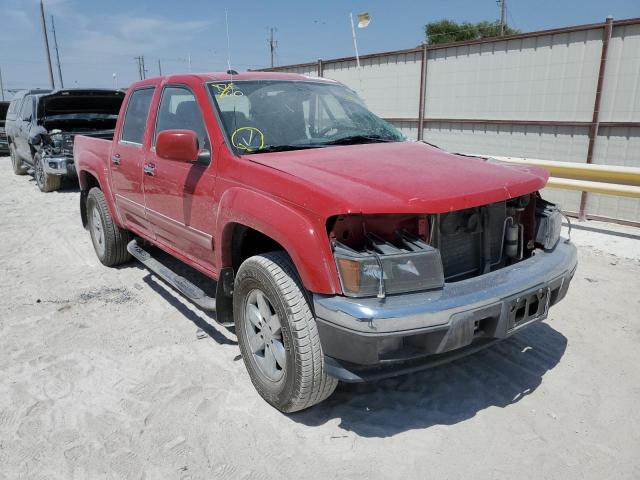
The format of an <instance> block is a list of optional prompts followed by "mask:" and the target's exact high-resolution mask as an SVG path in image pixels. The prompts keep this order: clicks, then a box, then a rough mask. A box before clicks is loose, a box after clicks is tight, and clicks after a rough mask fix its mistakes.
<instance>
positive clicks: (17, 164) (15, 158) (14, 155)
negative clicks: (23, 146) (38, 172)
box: [9, 143, 27, 175]
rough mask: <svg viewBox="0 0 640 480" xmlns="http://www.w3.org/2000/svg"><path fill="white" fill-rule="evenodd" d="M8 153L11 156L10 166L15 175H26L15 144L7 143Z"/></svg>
mask: <svg viewBox="0 0 640 480" xmlns="http://www.w3.org/2000/svg"><path fill="white" fill-rule="evenodd" d="M9 155H10V156H11V166H12V167H13V173H15V174H16V175H26V173H27V169H26V167H25V166H24V165H23V163H22V159H21V158H20V156H19V155H18V152H17V151H16V146H15V145H14V144H13V143H11V144H9Z"/></svg>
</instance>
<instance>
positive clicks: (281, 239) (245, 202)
mask: <svg viewBox="0 0 640 480" xmlns="http://www.w3.org/2000/svg"><path fill="white" fill-rule="evenodd" d="M217 223H218V225H217V232H218V233H219V236H218V238H220V239H221V241H220V248H218V249H216V251H217V253H216V255H217V258H216V260H217V262H216V263H217V264H218V265H221V267H222V268H224V267H229V266H231V265H232V258H231V242H232V237H233V229H234V226H235V225H236V224H241V225H244V226H247V227H250V228H253V229H254V230H257V231H259V232H260V233H262V234H264V235H266V236H268V237H270V238H272V239H273V240H275V241H276V242H278V243H279V244H280V245H282V247H283V248H284V249H285V250H286V251H287V253H288V254H289V256H290V257H291V259H292V260H293V263H294V265H295V266H296V269H297V271H298V274H299V275H300V278H301V280H302V283H303V284H304V286H305V288H307V289H308V290H310V291H312V292H315V293H324V294H336V293H340V292H341V289H340V283H339V281H338V273H337V270H336V266H335V263H334V261H333V254H332V252H331V247H330V245H329V241H328V239H327V235H326V233H325V225H324V219H322V218H320V217H317V216H316V215H314V214H312V213H310V212H308V211H306V210H302V209H299V208H297V207H295V206H293V205H290V204H287V203H284V202H282V200H279V199H276V198H274V197H270V196H268V195H265V194H262V193H259V192H255V191H252V190H247V189H244V188H241V187H236V188H231V189H229V190H227V191H226V192H225V193H224V194H223V196H222V198H221V199H220V203H219V205H218V217H217Z"/></svg>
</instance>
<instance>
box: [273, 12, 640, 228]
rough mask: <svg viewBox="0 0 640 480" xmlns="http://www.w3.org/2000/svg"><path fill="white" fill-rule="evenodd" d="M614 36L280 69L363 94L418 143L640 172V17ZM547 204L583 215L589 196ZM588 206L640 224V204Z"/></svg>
mask: <svg viewBox="0 0 640 480" xmlns="http://www.w3.org/2000/svg"><path fill="white" fill-rule="evenodd" d="M609 26H610V40H608V38H609V37H608V36H607V22H604V23H602V24H595V25H586V26H578V27H568V28H565V29H556V30H550V31H546V32H532V33H527V34H522V35H517V36H514V37H508V38H507V39H492V40H488V41H487V40H485V41H480V42H468V43H464V44H451V45H444V46H443V45H435V46H428V47H427V48H426V52H423V49H421V48H418V49H409V50H405V51H400V52H389V53H382V54H374V55H366V56H363V57H361V68H360V69H359V70H358V69H357V68H356V62H355V58H345V59H336V60H322V61H321V62H320V63H319V64H315V63H314V64H305V65H297V66H295V65H293V66H284V67H277V68H276V69H274V70H278V71H287V72H296V73H304V74H307V75H317V72H318V71H321V73H322V76H324V77H327V78H331V79H335V80H338V81H340V82H343V83H345V84H346V85H348V86H349V87H351V88H353V89H354V90H356V91H357V92H358V93H359V94H360V95H361V96H362V98H363V99H364V100H365V102H366V103H367V105H368V106H369V108H371V109H372V110H373V111H374V112H375V113H376V114H378V115H379V116H381V117H383V118H386V119H388V120H389V121H391V122H392V123H393V124H394V125H396V126H397V127H398V128H399V129H400V130H401V131H402V132H403V133H404V134H405V135H406V136H407V137H409V138H414V139H417V138H423V139H424V140H426V141H428V142H431V143H434V144H436V145H439V146H441V147H443V148H445V149H447V150H450V151H453V152H465V153H476V154H486V155H497V156H511V157H529V158H539V159H547V160H559V161H566V162H583V163H584V162H586V161H587V158H589V160H590V161H591V162H593V163H599V164H607V165H626V166H633V167H640V19H630V20H620V21H616V22H612V23H610V24H609ZM607 41H608V50H607V52H606V53H607V55H606V57H605V58H606V62H605V63H606V65H605V66H606V68H604V69H603V71H602V72H603V80H602V82H601V90H602V93H601V96H600V109H599V117H598V115H595V117H594V105H595V104H596V93H597V90H598V77H599V75H600V73H601V58H602V56H603V45H604V44H605V43H606V42H607ZM423 53H426V55H424V56H423ZM423 58H424V59H425V61H424V62H423ZM423 68H424V71H423ZM422 89H424V90H422ZM421 94H422V95H423V96H424V103H423V105H422V109H421V106H420V103H421V102H420V98H421ZM594 118H597V119H598V122H599V123H598V127H599V128H596V127H595V124H594V123H593V120H594ZM421 124H423V126H424V128H423V131H422V132H420V125H421ZM596 131H597V135H594V133H595V132H596ZM421 133H422V134H421ZM591 137H593V138H594V141H593V142H591V143H593V152H592V155H588V151H589V145H590V138H591ZM544 194H545V195H546V196H547V197H548V198H550V199H551V200H553V201H557V202H560V203H561V204H562V205H563V207H564V208H565V209H566V210H568V211H571V212H578V211H579V210H580V206H581V197H582V195H581V193H580V192H574V191H565V190H557V189H546V191H545V192H544ZM585 200H586V201H585V203H584V213H585V214H587V215H592V216H601V217H608V218H612V219H617V220H623V221H630V222H634V223H639V222H640V200H638V199H631V198H622V197H613V196H607V195H598V194H588V196H587V197H586V199H585Z"/></svg>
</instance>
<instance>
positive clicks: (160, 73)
mask: <svg viewBox="0 0 640 480" xmlns="http://www.w3.org/2000/svg"><path fill="white" fill-rule="evenodd" d="M158 75H160V76H162V65H161V64H160V59H158Z"/></svg>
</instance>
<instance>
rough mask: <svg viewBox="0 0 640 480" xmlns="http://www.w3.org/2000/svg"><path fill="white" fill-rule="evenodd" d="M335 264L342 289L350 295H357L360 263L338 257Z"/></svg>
mask: <svg viewBox="0 0 640 480" xmlns="http://www.w3.org/2000/svg"><path fill="white" fill-rule="evenodd" d="M336 263H337V265H338V270H339V271H340V272H339V273H340V278H341V279H342V288H343V289H345V290H348V291H349V292H351V293H352V294H358V293H359V292H360V263H359V262H357V261H356V260H349V259H347V258H339V257H338V258H336Z"/></svg>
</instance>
